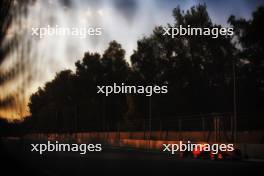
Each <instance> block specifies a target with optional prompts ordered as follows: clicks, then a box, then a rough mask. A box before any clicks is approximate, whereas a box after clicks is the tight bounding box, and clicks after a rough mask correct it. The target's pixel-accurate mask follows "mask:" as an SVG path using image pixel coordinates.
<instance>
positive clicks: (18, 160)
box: [0, 140, 264, 176]
mask: <svg viewBox="0 0 264 176" xmlns="http://www.w3.org/2000/svg"><path fill="white" fill-rule="evenodd" d="M0 142H1V144H0V160H1V163H2V164H1V165H0V169H1V173H6V174H3V175H18V174H19V175H34V176H38V175H48V176H49V175H50V176H57V175H63V176H64V175H72V176H77V175H86V176H88V175H113V176H114V175H161V176H164V175H191V174H192V175H193V174H196V175H197V174H198V175H245V174H247V175H257V174H258V175H261V174H260V173H263V171H264V162H248V161H210V160H199V159H197V160H194V159H181V158H176V157H175V156H172V155H167V154H160V153H153V152H144V151H135V150H134V151H132V150H117V149H103V151H102V152H99V153H97V152H91V153H87V154H85V155H80V154H78V153H69V152H65V153H63V152H60V153H59V152H57V153H56V152H49V153H47V154H44V155H39V154H37V153H33V152H30V143H27V142H25V141H21V140H8V141H6V140H2V141H0ZM1 175H2V174H1Z"/></svg>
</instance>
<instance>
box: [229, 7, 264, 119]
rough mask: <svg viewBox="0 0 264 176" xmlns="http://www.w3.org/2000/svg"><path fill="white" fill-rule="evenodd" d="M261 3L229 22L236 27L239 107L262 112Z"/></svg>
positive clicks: (263, 12) (263, 44) (263, 51)
mask: <svg viewBox="0 0 264 176" xmlns="http://www.w3.org/2000/svg"><path fill="white" fill-rule="evenodd" d="M263 18H264V7H262V6H261V7H259V8H258V9H257V10H256V11H255V12H253V14H252V19H249V20H246V19H243V18H241V19H236V17H235V16H233V15H232V16H230V18H229V20H228V22H229V23H230V24H231V25H232V26H233V27H234V29H235V34H236V35H235V37H234V40H236V45H237V47H238V48H239V49H240V50H239V52H238V53H237V58H238V59H237V60H238V61H237V62H238V69H239V70H238V74H239V75H238V83H239V94H238V98H239V111H241V112H246V113H253V114H255V112H256V113H257V114H259V113H262V114H263V105H264V102H263V98H264V76H263V75H264V59H263V55H264V34H263V30H264V22H263Z"/></svg>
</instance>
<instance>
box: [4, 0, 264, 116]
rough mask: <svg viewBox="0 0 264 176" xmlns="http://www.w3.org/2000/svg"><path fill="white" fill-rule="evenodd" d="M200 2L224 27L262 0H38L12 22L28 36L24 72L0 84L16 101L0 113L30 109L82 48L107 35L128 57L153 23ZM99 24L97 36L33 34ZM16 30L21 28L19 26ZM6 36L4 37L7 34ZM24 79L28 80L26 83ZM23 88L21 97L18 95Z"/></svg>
mask: <svg viewBox="0 0 264 176" xmlns="http://www.w3.org/2000/svg"><path fill="white" fill-rule="evenodd" d="M198 3H206V4H207V7H208V11H209V15H210V16H211V18H212V20H213V22H214V23H217V24H222V25H224V26H226V25H227V24H226V21H227V19H228V17H229V16H230V15H231V14H234V15H235V16H237V17H244V18H250V16H251V13H252V11H253V10H255V9H256V7H257V6H259V5H261V4H263V2H262V3H261V1H260V0H222V1H212V0H204V1H203V0H75V1H71V0H36V2H35V3H34V4H33V5H31V6H30V7H29V13H28V16H27V18H26V19H24V20H23V25H22V27H21V26H20V28H22V29H20V28H18V27H17V26H16V25H13V26H16V27H13V29H11V30H10V32H9V35H10V36H12V35H13V34H14V33H18V32H20V31H24V32H25V33H26V36H27V40H28V41H30V43H31V44H30V51H29V53H27V62H29V63H30V64H28V65H27V67H28V69H26V72H24V73H21V76H19V77H18V78H16V79H13V80H10V81H8V82H7V83H6V84H4V85H2V86H0V99H4V98H6V97H7V96H9V95H12V96H16V98H15V99H16V105H15V107H14V106H12V107H10V108H1V107H0V117H6V118H9V119H17V118H21V117H22V116H24V115H26V114H28V112H27V109H26V105H27V103H28V97H29V96H30V94H32V92H34V91H36V90H37V88H38V87H39V86H43V84H44V83H45V82H46V81H48V80H51V79H52V78H53V77H54V75H55V73H56V72H58V71H60V70H62V69H72V70H74V63H75V62H76V61H77V60H79V59H82V57H83V55H84V52H87V51H91V52H95V51H97V52H100V53H102V52H103V51H104V50H105V49H106V48H107V46H108V43H109V42H110V41H111V40H116V41H117V42H119V43H121V44H122V46H123V48H124V49H125V50H126V59H127V60H128V59H129V56H130V55H131V54H132V52H133V50H134V49H136V44H137V40H139V39H140V38H142V37H143V36H148V35H149V34H151V32H152V30H153V28H154V27H155V26H157V25H166V24H167V23H172V22H173V18H172V10H173V8H175V7H177V6H180V7H181V8H182V9H183V10H186V9H188V8H190V7H191V6H193V5H195V4H198ZM47 25H51V26H55V25H58V26H60V27H100V28H102V35H101V36H88V37H87V38H84V39H81V38H74V37H71V36H64V37H61V36H57V37H56V36H53V37H45V38H43V39H37V38H35V37H33V36H32V35H31V28H32V27H46V26H47ZM18 29H19V31H18ZM7 38H8V36H7ZM20 60H21V58H19V57H18V55H17V54H15V53H14V54H11V55H9V58H8V59H6V60H5V63H3V64H2V65H1V67H0V71H5V70H8V69H9V68H10V67H12V66H13V65H14V64H16V63H19V62H20ZM25 79H29V80H30V81H27V82H26V83H25ZM21 91H22V92H23V96H20V94H21Z"/></svg>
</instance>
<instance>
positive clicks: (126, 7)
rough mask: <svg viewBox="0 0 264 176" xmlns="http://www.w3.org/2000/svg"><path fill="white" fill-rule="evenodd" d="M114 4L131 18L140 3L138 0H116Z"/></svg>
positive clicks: (124, 14)
mask: <svg viewBox="0 0 264 176" xmlns="http://www.w3.org/2000/svg"><path fill="white" fill-rule="evenodd" d="M114 6H115V7H116V8H117V10H118V12H120V13H121V14H122V15H123V16H125V17H126V18H127V19H129V20H131V19H132V18H133V17H134V16H135V14H136V11H137V8H138V3H137V1H136V0H115V1H114Z"/></svg>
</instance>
